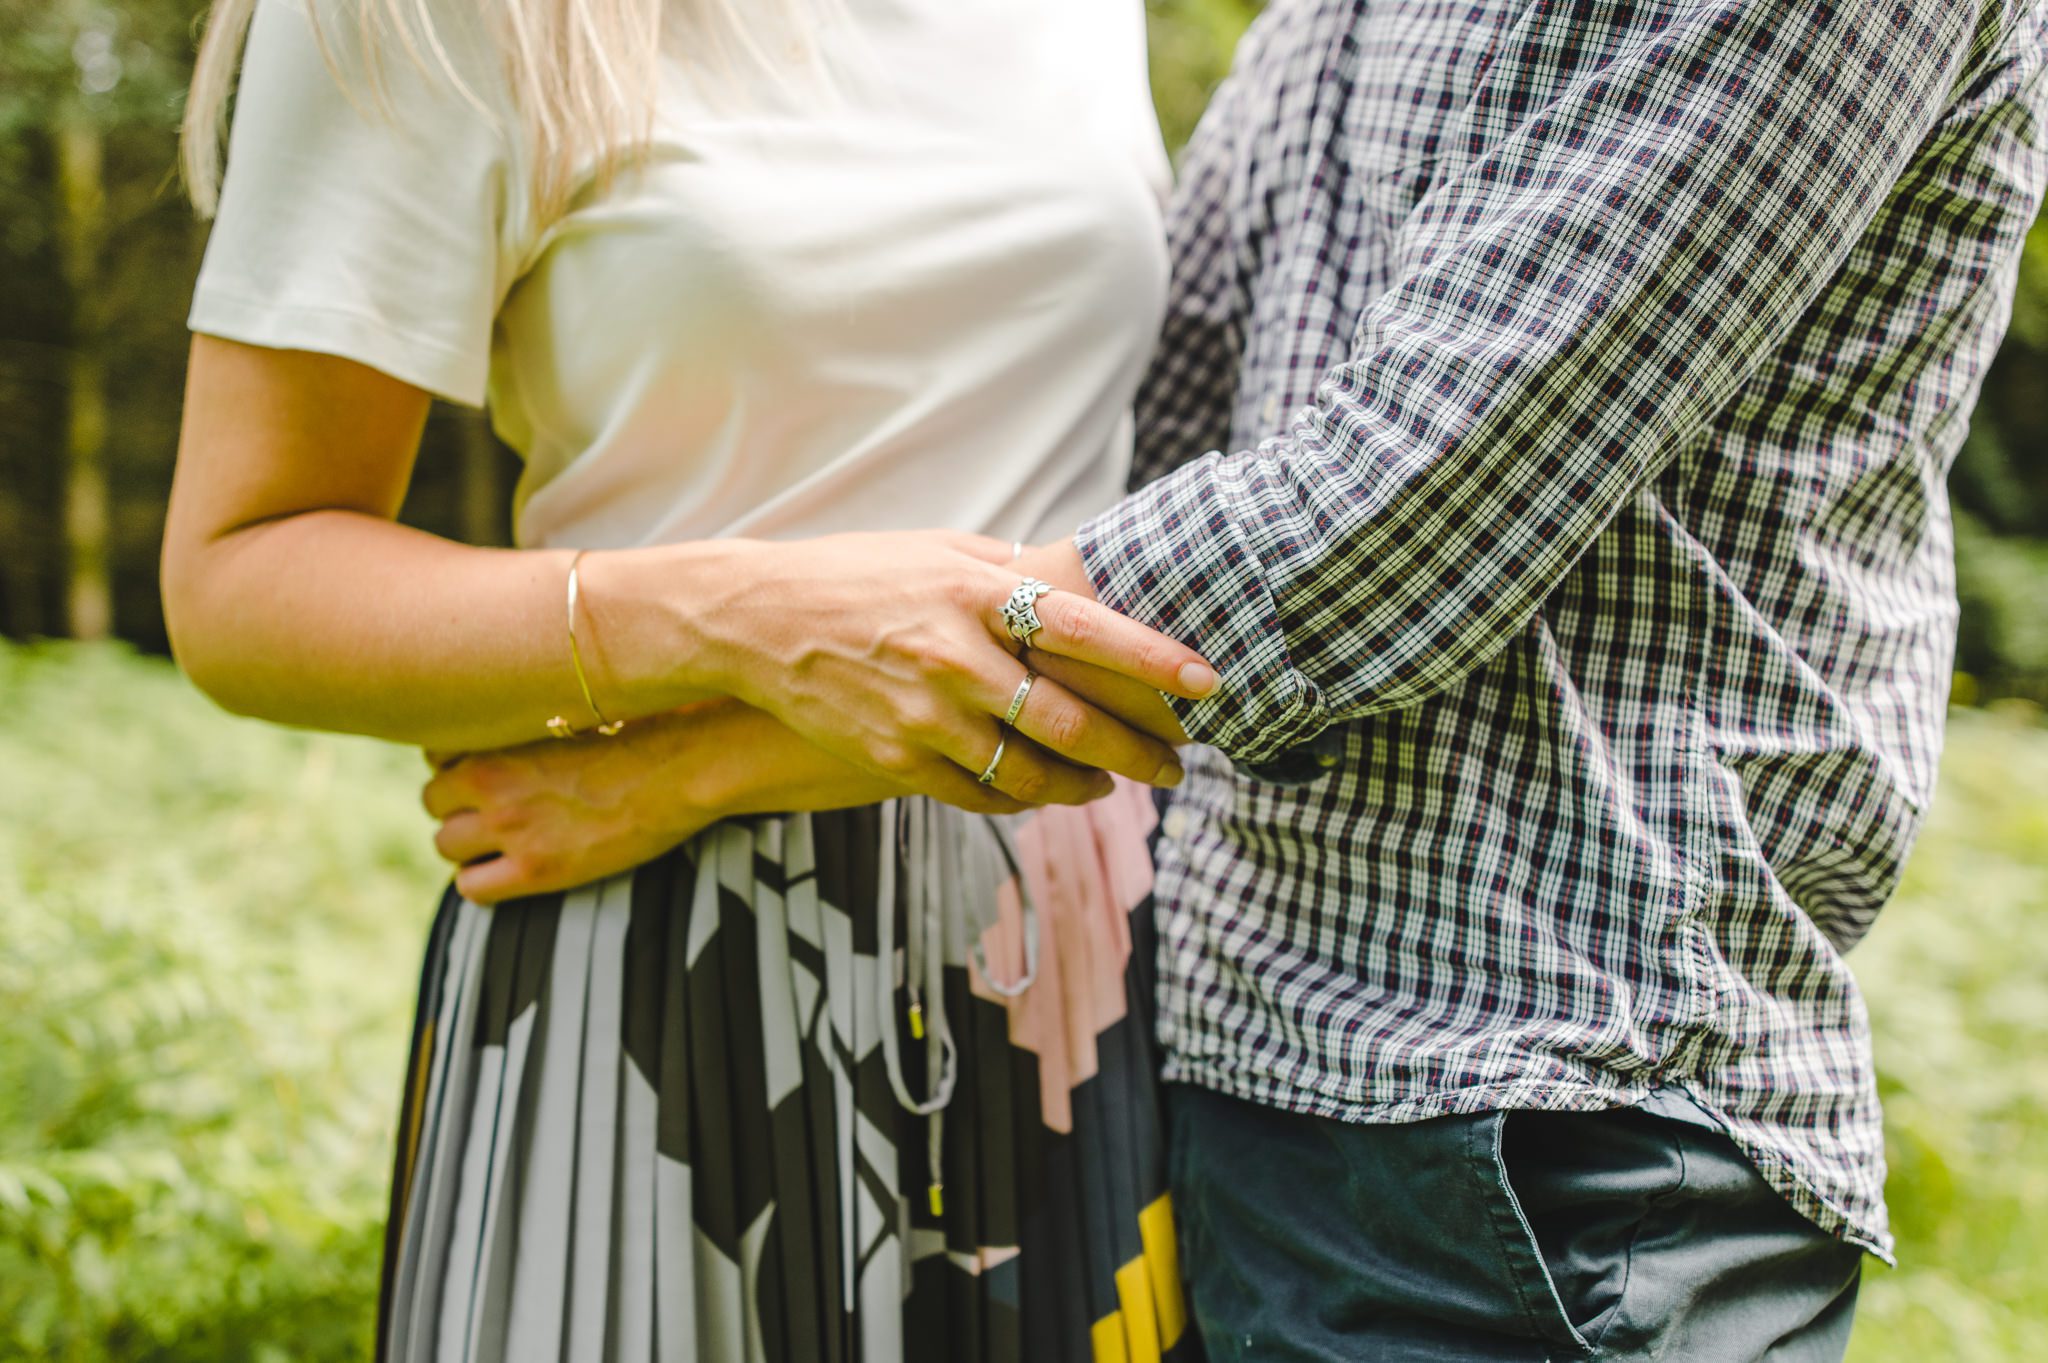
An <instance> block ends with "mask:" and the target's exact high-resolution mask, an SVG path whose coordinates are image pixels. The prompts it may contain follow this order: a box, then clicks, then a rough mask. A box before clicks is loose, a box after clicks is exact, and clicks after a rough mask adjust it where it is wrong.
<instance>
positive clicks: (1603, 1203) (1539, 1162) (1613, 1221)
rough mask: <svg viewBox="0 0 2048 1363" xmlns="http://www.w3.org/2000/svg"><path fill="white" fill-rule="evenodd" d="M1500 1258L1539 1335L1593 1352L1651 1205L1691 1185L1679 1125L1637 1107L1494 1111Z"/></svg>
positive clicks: (1490, 1135)
mask: <svg viewBox="0 0 2048 1363" xmlns="http://www.w3.org/2000/svg"><path fill="white" fill-rule="evenodd" d="M1484 1139H1485V1141H1486V1142H1487V1145H1488V1148H1487V1149H1485V1150H1484V1151H1482V1152H1480V1156H1481V1158H1482V1159H1484V1160H1485V1162H1487V1163H1489V1164H1490V1165H1491V1170H1492V1174H1493V1177H1494V1180H1495V1183H1496V1186H1497V1188H1498V1191H1499V1214H1498V1215H1497V1216H1496V1218H1495V1220H1496V1225H1497V1229H1498V1231H1499V1233H1500V1235H1501V1236H1502V1239H1503V1245H1502V1253H1503V1255H1504V1256H1505V1257H1506V1258H1507V1259H1508V1261H1509V1262H1510V1263H1511V1264H1512V1265H1514V1266H1515V1267H1516V1268H1517V1270H1518V1271H1519V1274H1520V1277H1521V1280H1522V1282H1523V1284H1524V1286H1523V1289H1522V1291H1523V1296H1524V1299H1525V1302H1526V1306H1527V1309H1528V1311H1529V1312H1530V1323H1531V1326H1532V1328H1534V1329H1536V1330H1537V1331H1538V1332H1539V1333H1540V1334H1541V1335H1542V1337H1543V1338H1545V1339H1547V1340H1549V1341H1551V1342H1553V1343H1555V1344H1558V1345H1559V1346H1561V1347H1563V1346H1569V1347H1572V1348H1575V1349H1578V1350H1581V1351H1584V1352H1593V1351H1594V1350H1596V1349H1597V1347H1598V1345H1599V1344H1600V1342H1601V1339H1602V1336H1603V1335H1604V1334H1605V1333H1606V1330H1607V1327H1608V1325H1609V1324H1610V1323H1611V1322H1612V1321H1613V1320H1614V1318H1615V1316H1616V1315H1617V1313H1618V1312H1619V1311H1620V1309H1621V1303H1622V1298H1623V1296H1624V1295H1625V1294H1626V1292H1627V1290H1628V1285H1629V1276H1630V1271H1631V1268H1632V1266H1633V1263H1634V1258H1635V1249H1636V1241H1637V1238H1638V1236H1639V1235H1640V1234H1641V1231H1642V1228H1643V1224H1644V1222H1645V1221H1646V1220H1647V1219H1648V1217H1649V1215H1650V1213H1651V1211H1652V1209H1653V1208H1654V1207H1655V1206H1656V1205H1657V1204H1658V1203H1659V1202H1660V1201H1662V1200H1664V1199H1666V1198H1669V1197H1671V1196H1673V1195H1675V1194H1676V1193H1677V1192H1678V1191H1679V1189H1680V1188H1681V1187H1682V1186H1683V1184H1684V1181H1685V1159H1684V1148H1683V1146H1682V1144H1681V1143H1680V1141H1679V1139H1678V1137H1677V1133H1676V1131H1675V1130H1674V1124H1672V1123H1669V1122H1665V1121H1662V1120H1660V1119H1658V1118H1656V1117H1652V1116H1649V1115H1648V1114H1645V1113H1641V1112H1637V1111H1634V1110H1632V1109H1618V1110H1614V1111H1607V1112H1497V1113H1494V1114H1493V1118H1492V1120H1491V1121H1490V1122H1489V1123H1487V1124H1486V1131H1485V1133H1484Z"/></svg>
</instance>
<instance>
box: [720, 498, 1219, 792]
mask: <svg viewBox="0 0 2048 1363" xmlns="http://www.w3.org/2000/svg"><path fill="white" fill-rule="evenodd" d="M736 550H737V551H738V552H739V553H741V554H742V555H743V557H741V558H740V559H739V560H738V561H736V562H735V563H734V565H733V568H732V571H730V572H728V573H726V574H724V575H723V578H724V582H723V586H722V589H721V590H720V591H718V592H717V593H716V595H715V597H714V598H713V599H712V600H709V601H705V602H700V603H699V604H698V607H697V609H696V611H695V614H696V615H697V617H698V619H697V624H696V628H697V632H698V635H699V637H700V638H701V639H702V640H703V645H704V647H705V648H706V649H707V652H708V655H709V656H708V666H709V668H710V671H711V674H712V676H713V677H714V678H715V681H716V684H717V687H718V689H719V690H721V691H723V692H725V693H727V694H730V695H733V696H736V697H738V698H739V699H741V700H743V701H745V702H746V703H748V704H749V705H753V706H757V707H759V708H760V709H762V710H766V711H769V712H771V713H772V714H774V715H775V716H776V717H777V718H779V719H781V720H782V721H783V722H784V723H785V724H787V725H788V726H789V727H790V728H792V729H794V730H796V731H797V732H798V733H800V734H802V735H804V736H805V737H806V738H808V739H810V740H811V741H812V742H813V743H816V744H817V745H818V746H819V747H821V748H824V749H826V750H827V751H829V752H832V753H834V754H835V755H837V756H839V757H841V758H842V759H844V760H845V761H847V762H849V763H851V764H853V765H854V766H857V767H860V768H862V769H864V770H866V771H868V772H870V773H873V774H875V775H877V776H880V777H882V778H885V779H886V780H888V781H889V782H891V783H892V784H894V785H896V786H899V787H903V788H907V789H910V790H914V791H917V792H920V793H923V794H928V795H932V796H935V797H937V798H939V799H942V800H946V801H948V802H949V803H953V804H961V805H965V804H967V803H968V800H969V798H970V793H971V791H972V789H973V787H974V781H975V776H976V775H977V774H978V773H980V772H981V771H982V770H983V768H984V767H986V766H987V765H988V763H989V760H990V758H991V756H992V755H993V754H994V753H995V751H996V745H997V743H998V742H999V741H1003V742H1005V743H1006V746H1005V748H1004V754H1003V758H1002V761H1001V762H1000V763H998V764H997V767H996V772H995V780H994V784H995V787H996V788H997V789H998V790H1001V791H1003V792H1005V793H1007V794H1009V795H1011V796H1014V797H1016V798H1017V799H1019V800H1022V801H1025V802H1026V803H1030V804H1045V803H1055V802H1057V803H1080V802H1083V801H1086V800H1088V799H1092V798H1095V797H1096V795H1098V794H1099V793H1100V792H1101V790H1102V789H1103V785H1104V778H1103V777H1102V776H1101V775H1100V773H1101V772H1117V773H1120V774H1122V775H1125V776H1128V777H1131V778H1132V779H1134V780H1139V781H1145V782H1149V783H1152V784H1156V785H1172V784H1175V783H1176V782H1178V781H1179V779H1180V774H1181V772H1180V766H1179V763H1178V761H1177V760H1176V758H1175V755H1174V751H1173V747H1172V745H1171V743H1169V742H1165V741H1162V740H1161V739H1160V738H1158V737H1155V736H1154V735H1153V734H1152V733H1148V732H1146V731H1145V730H1144V728H1142V727H1138V726H1134V725H1132V724H1129V723H1126V722H1125V721H1123V720H1122V719H1119V718H1117V717H1116V716H1115V715H1113V714H1111V713H1110V712H1109V711H1107V710H1105V709H1103V708H1102V707H1100V706H1098V705H1096V704H1093V703H1091V702H1090V701H1088V700H1085V699H1083V698H1082V697H1081V696H1079V695H1077V694H1075V692H1073V691H1071V690H1069V689H1068V688H1066V687H1065V686H1062V685H1061V684H1060V683H1059V681H1058V680H1057V679H1054V678H1052V677H1050V676H1048V677H1046V678H1045V679H1044V680H1041V681H1039V682H1038V683H1037V684H1035V685H1034V686H1033V687H1032V688H1031V691H1030V693H1029V696H1028V698H1027V700H1026V703H1025V705H1024V708H1023V710H1022V711H1021V712H1020V713H1019V714H1018V716H1017V718H1016V721H1015V724H1014V732H1006V731H1004V730H1003V729H1002V727H1001V725H1000V723H999V721H1000V720H1001V718H1002V717H1003V715H1004V714H1005V713H1006V712H1007V710H1008V709H1009V706H1010V702H1011V699H1012V697H1013V696H1014V695H1015V694H1016V691H1017V688H1018V684H1019V683H1020V682H1021V681H1022V680H1023V677H1024V672H1025V669H1024V664H1023V663H1022V662H1020V661H1019V660H1018V655H1019V653H1020V652H1021V650H1020V648H1019V646H1018V645H1017V643H1016V641H1015V640H1013V639H1011V638H1010V636H1009V633H1008V631H1007V630H1006V629H1005V627H1004V625H1003V623H1002V618H1001V615H1000V611H1001V608H1002V606H1003V604H1004V603H1005V602H1006V601H1007V600H1008V599H1009V596H1010V593H1011V590H1012V589H1013V588H1015V587H1016V586H1017V584H1018V582H1019V581H1021V580H1022V578H1023V577H1024V576H1025V572H1023V571H1019V566H1022V565H1019V566H1013V565H1011V564H1010V563H1009V562H1008V560H1009V559H1010V557H1011V550H1010V546H1009V545H1007V544H1002V543H1000V542H998V541H994V540H989V539H985V538H983V537H980V536H974V535H962V534H954V533H949V532H917V533H899V534H877V535H834V536H828V537H824V538H820V539H814V540H805V541H799V542H795V543H788V544H761V543H753V544H748V545H746V546H744V548H743V549H738V547H737V546H736ZM1035 554H1036V551H1034V555H1035ZM1032 561H1033V562H1035V561H1036V559H1035V558H1034V559H1033V560H1032ZM1056 585H1058V584H1056ZM1074 585H1079V586H1082V587H1084V588H1085V585H1086V579H1085V576H1083V577H1081V578H1080V580H1079V582H1078V583H1076V584H1074ZM1037 611H1038V616H1039V619H1040V621H1041V622H1042V623H1043V625H1044V629H1043V630H1042V631H1041V632H1040V633H1039V634H1038V635H1037V637H1036V638H1035V639H1034V640H1033V647H1034V648H1035V649H1036V650H1037V651H1038V652H1040V653H1043V654H1048V655H1053V656H1056V657H1060V658H1063V659H1066V660H1068V661H1071V662H1074V663H1080V664H1087V665H1090V666H1092V667H1096V668H1100V669H1103V670H1104V671H1106V672H1108V673H1112V674H1116V675H1117V676H1120V677H1123V678H1126V679H1128V680H1130V681H1131V682H1134V683H1137V684H1138V685H1139V686H1141V687H1142V688H1144V689H1147V690H1152V691H1170V692H1173V693H1174V694H1176V695H1180V696H1184V697H1187V698H1189V699H1199V698H1200V697H1202V696H1205V695H1207V694H1209V693H1210V692H1211V691H1212V690H1214V689H1215V686H1216V684H1217V678H1216V674H1215V672H1214V671H1213V670H1212V669H1211V668H1210V667H1209V666H1208V665H1207V663H1205V662H1204V661H1203V659H1202V658H1201V657H1200V656H1199V655H1198V654H1196V653H1195V652H1194V651H1193V650H1192V649H1189V648H1186V647H1184V646H1183V645H1181V644H1178V643H1176V642H1174V641H1173V640H1171V639H1168V638H1167V637H1166V636H1164V635H1162V634H1160V633H1158V632H1157V631H1155V630H1152V629H1149V628H1147V627H1146V626H1143V625H1140V624H1138V623H1137V622H1136V621H1134V620H1130V619H1128V618H1126V617H1124V616H1121V615H1119V614H1117V613H1116V612H1115V611H1112V610H1110V609H1108V608H1107V607H1104V606H1100V605H1098V604H1096V603H1095V602H1094V600H1093V599H1092V597H1091V596H1090V595H1087V594H1084V593H1083V592H1076V591H1068V590H1063V591H1056V592H1054V593H1053V594H1052V595H1050V596H1046V597H1044V598H1042V599H1041V600H1040V601H1039V602H1038V603H1037ZM1160 708H1161V709H1163V708H1164V707H1163V706H1161V707H1160Z"/></svg>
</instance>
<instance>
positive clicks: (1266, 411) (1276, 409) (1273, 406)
mask: <svg viewBox="0 0 2048 1363" xmlns="http://www.w3.org/2000/svg"><path fill="white" fill-rule="evenodd" d="M1259 414H1260V417H1261V419H1262V424H1264V425H1267V426H1277V425H1279V424H1280V395H1279V394H1278V393H1275V394H1273V395H1272V396H1271V397H1269V398H1267V399H1266V405H1265V406H1264V407H1263V408H1261V409H1260V413H1259Z"/></svg>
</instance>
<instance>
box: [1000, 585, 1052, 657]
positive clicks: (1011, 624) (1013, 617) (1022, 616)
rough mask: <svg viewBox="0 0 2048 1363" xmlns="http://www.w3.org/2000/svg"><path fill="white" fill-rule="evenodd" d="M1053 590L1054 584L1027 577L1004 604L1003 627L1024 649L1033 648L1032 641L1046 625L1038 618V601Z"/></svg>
mask: <svg viewBox="0 0 2048 1363" xmlns="http://www.w3.org/2000/svg"><path fill="white" fill-rule="evenodd" d="M1052 589H1053V586H1052V583H1050V582H1040V581H1039V580H1038V579H1037V578H1035V577H1027V578H1025V579H1024V580H1023V581H1022V582H1019V583H1018V584H1017V589H1016V590H1015V591H1013V592H1011V593H1010V599H1009V600H1008V601H1005V602H1004V603H1003V610H1002V616H1003V625H1004V626H1005V627H1006V628H1007V629H1008V630H1009V631H1010V637H1011V638H1012V639H1015V640H1016V641H1017V642H1018V643H1020V644H1022V645H1024V647H1026V648H1029V647H1031V641H1032V639H1033V638H1035V637H1036V636H1037V634H1038V632H1039V631H1040V630H1042V629H1044V628H1045V625H1044V624H1043V623H1041V622H1040V620H1039V618H1038V599H1039V598H1040V597H1042V596H1044V595H1046V594H1047V593H1049V592H1051V591H1052Z"/></svg>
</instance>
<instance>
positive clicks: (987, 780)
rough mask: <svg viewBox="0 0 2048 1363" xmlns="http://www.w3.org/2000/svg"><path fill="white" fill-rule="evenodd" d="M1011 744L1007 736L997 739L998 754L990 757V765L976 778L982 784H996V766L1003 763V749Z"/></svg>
mask: <svg viewBox="0 0 2048 1363" xmlns="http://www.w3.org/2000/svg"><path fill="white" fill-rule="evenodd" d="M1009 746H1010V740H1009V739H1007V738H999V739H997V740H996V755H995V756H994V757H991V758H990V759H989V760H988V765H987V766H986V767H984V768H982V772H981V775H980V776H978V777H976V778H975V779H976V780H978V781H980V782H981V784H983V785H985V786H992V785H994V784H995V783H996V768H997V766H999V765H1000V764H1001V763H1002V760H1003V749H1004V748H1007V747H1009Z"/></svg>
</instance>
